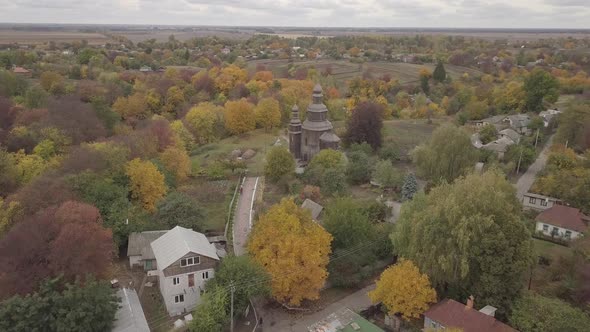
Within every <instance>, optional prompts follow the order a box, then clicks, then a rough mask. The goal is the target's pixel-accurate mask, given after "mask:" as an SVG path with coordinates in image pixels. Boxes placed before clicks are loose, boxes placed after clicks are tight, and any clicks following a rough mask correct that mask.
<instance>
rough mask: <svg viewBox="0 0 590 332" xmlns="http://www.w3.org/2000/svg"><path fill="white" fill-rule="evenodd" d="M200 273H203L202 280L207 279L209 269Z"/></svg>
mask: <svg viewBox="0 0 590 332" xmlns="http://www.w3.org/2000/svg"><path fill="white" fill-rule="evenodd" d="M202 274H203V280H207V279H209V271H205V272H203V273H202Z"/></svg>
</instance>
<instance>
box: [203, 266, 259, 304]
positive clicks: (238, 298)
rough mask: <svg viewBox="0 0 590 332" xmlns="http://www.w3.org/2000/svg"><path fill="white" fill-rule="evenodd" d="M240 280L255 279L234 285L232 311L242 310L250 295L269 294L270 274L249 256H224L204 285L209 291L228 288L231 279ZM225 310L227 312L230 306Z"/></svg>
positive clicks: (235, 281)
mask: <svg viewBox="0 0 590 332" xmlns="http://www.w3.org/2000/svg"><path fill="white" fill-rule="evenodd" d="M242 280H256V282H252V283H245V284H243V285H241V286H239V287H236V291H235V292H234V312H244V310H246V307H247V306H248V305H249V303H250V298H251V297H254V296H261V295H262V296H265V295H270V275H269V274H268V273H266V271H265V270H264V269H263V268H262V266H260V265H258V264H257V263H255V262H254V261H252V259H251V258H250V256H247V255H244V256H228V257H225V258H224V259H223V260H222V261H221V264H220V265H219V268H218V269H217V271H216V272H215V278H213V279H212V280H211V281H209V282H207V286H206V287H207V290H211V291H214V290H215V289H216V288H218V287H223V288H225V289H229V287H230V286H231V284H232V281H233V282H234V283H239V282H240V281H242ZM228 304H229V303H228ZM226 310H227V311H228V312H229V310H230V308H229V307H227V308H226Z"/></svg>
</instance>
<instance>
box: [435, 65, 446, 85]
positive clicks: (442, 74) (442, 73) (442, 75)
mask: <svg viewBox="0 0 590 332" xmlns="http://www.w3.org/2000/svg"><path fill="white" fill-rule="evenodd" d="M432 78H433V79H434V80H435V81H437V82H443V81H444V80H445V79H446V78H447V72H446V70H445V66H444V65H443V63H442V61H439V62H438V63H437V64H436V68H434V72H432Z"/></svg>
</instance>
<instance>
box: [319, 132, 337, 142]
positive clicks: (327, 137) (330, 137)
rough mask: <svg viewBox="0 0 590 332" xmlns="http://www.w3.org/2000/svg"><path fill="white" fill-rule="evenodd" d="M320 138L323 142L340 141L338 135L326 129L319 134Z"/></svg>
mask: <svg viewBox="0 0 590 332" xmlns="http://www.w3.org/2000/svg"><path fill="white" fill-rule="evenodd" d="M320 140H322V141H325V142H340V137H338V135H336V134H334V133H333V132H331V131H327V132H325V133H323V134H322V135H321V136H320Z"/></svg>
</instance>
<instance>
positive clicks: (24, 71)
mask: <svg viewBox="0 0 590 332" xmlns="http://www.w3.org/2000/svg"><path fill="white" fill-rule="evenodd" d="M12 72H13V73H15V74H20V75H30V74H31V71H30V70H28V69H26V68H23V67H16V66H15V67H14V68H12Z"/></svg>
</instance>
